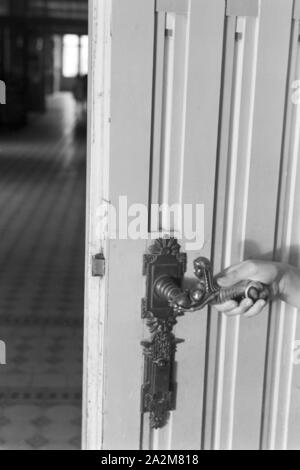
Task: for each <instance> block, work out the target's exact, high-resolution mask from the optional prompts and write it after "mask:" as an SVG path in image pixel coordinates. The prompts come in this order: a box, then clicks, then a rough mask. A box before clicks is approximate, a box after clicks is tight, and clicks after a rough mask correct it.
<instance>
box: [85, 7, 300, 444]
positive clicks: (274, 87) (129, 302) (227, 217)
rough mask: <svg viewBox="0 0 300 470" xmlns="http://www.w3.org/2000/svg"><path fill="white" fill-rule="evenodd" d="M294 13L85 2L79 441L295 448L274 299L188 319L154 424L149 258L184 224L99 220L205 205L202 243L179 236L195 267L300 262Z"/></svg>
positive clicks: (288, 335) (289, 372)
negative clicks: (171, 402)
mask: <svg viewBox="0 0 300 470" xmlns="http://www.w3.org/2000/svg"><path fill="white" fill-rule="evenodd" d="M299 19H300V3H299V1H298V0H296V1H295V2H294V1H293V0H227V1H225V0H156V1H155V0H91V1H90V44H91V51H90V76H89V78H90V96H89V105H90V119H89V139H88V140H89V167H88V178H89V180H88V188H89V189H88V199H87V208H88V219H87V267H86V272H87V276H86V316H85V318H86V320H85V377H84V396H85V400H84V413H83V414H84V423H83V447H84V448H85V449H100V448H101V449H139V448H142V449H176V450H178V449H259V448H264V449H273V448H277V449H281V448H300V443H299V442H298V438H297V436H298V435H299V432H298V429H299V427H300V412H299V410H300V406H299V405H300V398H299V393H298V392H299V380H300V372H299V371H298V368H297V367H296V366H295V364H294V363H293V361H292V352H293V348H294V346H295V344H296V343H295V340H297V333H298V329H299V324H298V323H299V322H298V317H297V312H296V311H294V310H292V309H290V308H288V307H286V306H284V305H281V304H274V305H273V306H271V307H270V311H266V312H265V313H264V314H263V315H262V316H261V317H259V318H255V319H252V320H244V319H227V318H225V317H223V316H221V315H219V314H217V313H216V312H215V311H214V310H210V309H206V310H203V311H201V312H196V313H190V314H186V315H185V316H184V317H181V318H179V319H178V325H177V326H176V327H175V328H174V333H175V335H176V337H177V338H181V339H184V342H182V343H181V344H179V345H178V346H177V352H176V363H177V366H176V373H175V374H174V377H175V379H176V380H175V381H176V383H177V390H176V405H175V406H174V407H173V408H174V409H172V410H171V411H170V415H169V418H168V420H167V422H166V423H164V425H163V426H162V427H160V428H159V429H153V428H152V427H151V423H150V421H151V420H150V418H149V413H143V407H142V403H141V401H142V399H141V390H142V386H143V382H144V357H143V348H142V346H141V342H142V341H146V340H148V339H149V338H150V336H151V335H150V331H149V328H148V327H147V325H146V322H145V320H143V319H142V307H141V304H142V299H144V298H145V295H146V277H145V276H144V275H143V260H144V255H145V254H147V253H149V250H150V251H151V246H152V244H153V240H151V238H153V237H154V234H156V233H157V232H163V233H164V235H166V233H169V237H172V236H174V234H175V235H176V234H177V232H178V231H179V227H180V221H181V219H180V217H179V216H178V217H177V218H176V217H174V219H170V220H169V218H168V217H167V215H168V214H167V213H166V212H163V215H162V217H161V218H159V220H158V222H156V221H155V218H154V217H153V216H152V218H149V225H148V229H149V230H148V234H147V237H144V238H147V239H134V238H135V237H134V236H131V237H128V236H126V234H128V232H127V230H126V227H125V226H124V221H123V219H122V220H121V221H119V219H118V220H117V223H116V224H115V220H114V217H113V216H112V217H111V218H110V221H109V223H110V229H111V232H110V235H109V236H108V234H107V230H106V229H107V227H106V223H105V222H104V220H105V218H104V217H103V213H105V210H106V209H110V214H113V215H114V214H115V213H114V210H115V209H116V210H117V215H118V216H119V214H123V213H124V212H125V213H127V212H128V211H129V216H128V220H127V222H129V224H130V222H132V221H133V220H134V216H136V215H137V211H138V207H139V208H141V207H146V208H150V207H153V206H152V205H153V204H159V205H163V204H168V205H169V206H172V205H174V204H179V205H180V206H181V207H183V206H184V205H190V206H189V207H192V208H194V209H195V210H196V205H197V204H198V205H201V207H204V218H203V219H202V218H201V219H200V220H201V226H199V225H198V226H197V224H196V227H197V232H198V236H199V238H200V239H202V238H203V242H202V243H201V245H200V246H197V245H192V246H191V244H190V243H187V242H188V241H190V240H187V238H188V236H187V234H186V233H185V231H184V235H185V237H183V239H182V240H181V241H179V243H180V244H181V245H182V252H186V253H187V261H188V263H187V273H186V275H187V276H192V272H193V260H194V259H195V258H196V257H198V256H205V257H207V258H210V259H212V260H213V265H214V270H215V272H216V273H217V272H218V271H220V270H221V269H222V268H224V267H225V266H228V265H230V264H232V263H235V262H238V261H240V260H242V259H244V258H251V257H263V258H267V259H272V258H273V257H275V256H276V257H277V258H279V259H280V258H282V259H284V260H286V261H293V262H294V263H295V262H297V260H298V259H299V258H298V257H299V210H298V206H299V202H300V201H299V196H300V193H299V189H298V188H299V184H298V179H299V177H300V173H299V169H298V156H299V116H300V112H299V109H298V108H299V106H297V105H295V104H293V103H294V102H295V101H297V100H295V99H293V100H292V97H293V98H295V97H296V98H297V97H298V98H299V96H298V95H297V91H298V89H297V83H296V82H295V85H294V87H296V88H294V89H293V88H292V83H294V81H295V80H297V79H300V74H299V72H300V70H299V67H300V55H299V54H300V49H299V47H300V46H299V41H298V38H299V33H300V31H299ZM125 203H126V204H125ZM137 204H138V205H139V206H136V205H137ZM125 205H126V207H125ZM103 211H104V212H103ZM194 213H195V212H194ZM199 214H200V215H201V214H202V209H201V210H199V211H198V215H199ZM196 219H197V218H196ZM197 220H198V219H197ZM125 225H126V224H125ZM114 235H117V236H116V237H115V236H114ZM131 235H132V233H131ZM151 235H152V237H151ZM198 241H199V240H198ZM194 247H195V248H194ZM100 254H102V255H103V257H104V258H105V264H106V267H105V270H103V263H102V262H101V259H99V260H98V261H96V263H95V264H96V266H95V265H94V266H93V257H95V256H97V255H100ZM99 258H100V257H99ZM97 265H98V267H99V269H100V271H101V270H103V271H102V273H101V272H100V271H99V272H98V274H102V276H95V274H97V273H95V272H94V273H93V268H94V271H95V269H97ZM93 274H94V275H93ZM299 334H300V333H299ZM299 339H300V337H299ZM298 377H299V379H298Z"/></svg>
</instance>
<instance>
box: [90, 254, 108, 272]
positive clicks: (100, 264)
mask: <svg viewBox="0 0 300 470" xmlns="http://www.w3.org/2000/svg"><path fill="white" fill-rule="evenodd" d="M92 275H93V277H103V276H105V258H104V255H103V253H99V254H98V255H95V256H93V258H92Z"/></svg>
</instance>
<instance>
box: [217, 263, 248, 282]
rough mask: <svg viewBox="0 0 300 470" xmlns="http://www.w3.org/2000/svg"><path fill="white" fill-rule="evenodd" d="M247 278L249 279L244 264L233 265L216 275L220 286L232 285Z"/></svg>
mask: <svg viewBox="0 0 300 470" xmlns="http://www.w3.org/2000/svg"><path fill="white" fill-rule="evenodd" d="M246 279H248V273H247V272H246V267H245V265H244V264H240V265H237V266H231V267H230V268H228V269H226V270H225V271H223V272H222V273H221V274H219V275H218V276H217V277H216V281H217V283H218V284H219V286H220V287H230V286H233V285H234V284H237V283H238V282H240V281H245V280H246Z"/></svg>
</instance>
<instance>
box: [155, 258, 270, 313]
mask: <svg viewBox="0 0 300 470" xmlns="http://www.w3.org/2000/svg"><path fill="white" fill-rule="evenodd" d="M194 273H195V276H196V277H197V279H198V281H199V286H198V287H197V288H195V289H190V290H186V291H183V290H181V289H178V286H177V285H176V282H175V280H173V279H172V278H170V277H169V276H167V275H165V276H161V278H159V279H157V281H156V284H155V293H156V295H158V296H160V297H162V298H165V299H166V300H168V301H169V302H170V305H171V306H172V307H173V308H174V310H175V311H176V312H177V313H178V314H180V313H185V312H195V311H198V310H202V309H203V308H204V307H206V306H207V305H214V304H222V303H224V302H227V301H229V300H236V301H238V302H240V301H241V300H243V299H245V298H249V299H251V300H252V301H253V302H254V303H255V302H257V300H259V299H263V300H266V301H267V300H268V299H269V298H270V289H269V287H268V286H267V285H266V284H263V283H261V282H255V281H250V280H245V281H241V282H239V283H238V284H235V285H233V286H232V287H228V288H222V287H220V286H219V285H218V283H217V281H216V279H215V278H214V277H213V275H212V267H211V263H210V261H209V260H208V259H206V258H197V259H196V260H195V261H194ZM176 287H177V289H176Z"/></svg>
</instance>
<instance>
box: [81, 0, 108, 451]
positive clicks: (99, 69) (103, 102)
mask: <svg viewBox="0 0 300 470" xmlns="http://www.w3.org/2000/svg"><path fill="white" fill-rule="evenodd" d="M111 14H112V0H89V38H90V43H89V44H90V45H89V88H88V103H89V106H88V148H87V208H88V211H87V214H86V217H87V219H86V265H85V274H86V275H85V308H84V318H85V320H84V374H83V420H82V448H83V450H99V449H101V448H102V442H103V392H104V360H103V356H104V355H103V348H104V332H105V312H106V298H107V279H106V277H104V278H100V277H93V276H92V258H93V256H95V255H97V254H99V253H103V254H104V256H106V257H107V249H108V243H107V240H106V239H105V237H104V236H102V234H101V233H100V231H101V228H99V227H98V226H97V216H98V213H97V210H98V208H99V204H100V202H101V201H102V200H108V197H109V196H108V177H107V174H108V171H109V156H110V81H111V76H110V75H111V73H110V72H111V70H110V61H111V28H110V25H111Z"/></svg>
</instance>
